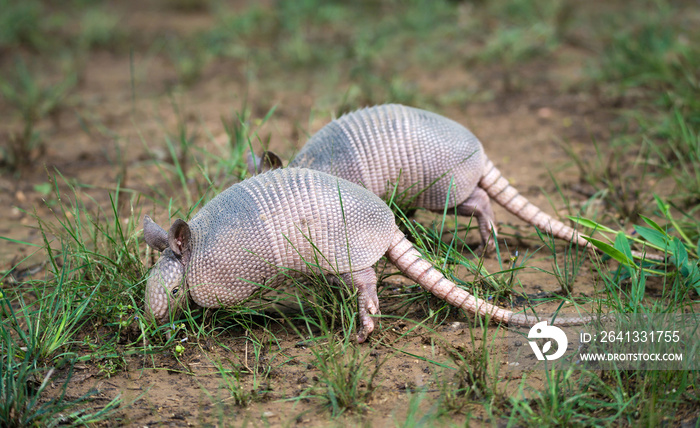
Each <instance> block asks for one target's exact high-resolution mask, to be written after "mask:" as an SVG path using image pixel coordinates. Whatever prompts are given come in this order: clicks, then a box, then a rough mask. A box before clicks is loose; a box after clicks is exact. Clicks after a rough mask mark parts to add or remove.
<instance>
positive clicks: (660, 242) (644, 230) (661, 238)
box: [634, 225, 670, 251]
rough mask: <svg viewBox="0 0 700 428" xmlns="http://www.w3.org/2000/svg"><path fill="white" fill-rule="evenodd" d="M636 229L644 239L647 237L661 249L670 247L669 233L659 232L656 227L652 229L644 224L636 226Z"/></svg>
mask: <svg viewBox="0 0 700 428" xmlns="http://www.w3.org/2000/svg"><path fill="white" fill-rule="evenodd" d="M634 230H635V231H636V232H637V233H638V234H639V235H640V236H641V237H642V238H644V239H646V240H647V241H648V242H649V243H650V244H651V245H653V246H655V247H658V248H660V249H662V250H663V249H668V250H669V251H670V248H669V245H668V235H666V234H665V233H663V232H659V231H658V230H655V229H650V228H648V227H644V226H636V225H635V226H634Z"/></svg>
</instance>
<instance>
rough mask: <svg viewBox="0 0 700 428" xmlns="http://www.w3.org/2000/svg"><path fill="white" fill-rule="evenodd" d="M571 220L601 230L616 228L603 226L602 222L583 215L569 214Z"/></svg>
mask: <svg viewBox="0 0 700 428" xmlns="http://www.w3.org/2000/svg"><path fill="white" fill-rule="evenodd" d="M568 218H569V220H571V221H573V222H574V223H578V224H580V225H581V226H584V227H588V228H591V229H595V230H597V231H599V232H613V233H614V232H615V231H614V230H612V229H610V228H609V227H607V226H603V225H602V224H599V223H596V222H595V221H593V220H589V219H587V218H583V217H574V216H568Z"/></svg>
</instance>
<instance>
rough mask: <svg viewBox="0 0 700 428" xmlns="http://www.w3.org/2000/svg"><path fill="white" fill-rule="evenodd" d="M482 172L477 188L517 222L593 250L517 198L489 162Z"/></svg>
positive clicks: (636, 253)
mask: <svg viewBox="0 0 700 428" xmlns="http://www.w3.org/2000/svg"><path fill="white" fill-rule="evenodd" d="M484 171H485V173H484V175H483V176H482V177H481V181H480V182H479V186H480V187H481V188H482V189H484V190H485V191H486V193H488V195H489V196H490V197H491V199H493V200H495V201H496V202H498V204H499V205H501V206H502V207H504V208H505V209H507V210H508V211H509V212H511V213H513V214H515V215H516V216H518V218H520V219H521V220H524V221H526V222H527V223H529V224H531V225H533V226H535V227H537V228H538V229H540V230H542V231H544V232H546V233H549V234H551V235H553V236H555V237H557V238H561V239H564V240H566V241H569V242H575V243H576V244H578V245H580V246H583V247H587V248H588V249H589V250H590V251H595V250H596V248H595V247H594V246H593V245H591V244H590V243H589V242H588V241H586V240H585V239H584V237H583V235H582V234H580V233H578V231H576V230H574V229H573V228H571V227H569V226H567V225H566V224H564V223H562V222H561V221H559V220H557V219H555V218H554V217H552V216H550V215H549V214H547V213H545V212H544V211H542V210H541V209H539V208H538V207H537V206H536V205H534V204H533V203H532V202H530V201H528V200H527V198H526V197H524V196H523V195H521V194H520V192H518V189H516V188H515V187H513V186H511V185H510V183H508V180H507V179H506V178H505V177H503V174H501V171H500V170H499V169H498V168H496V166H495V165H494V164H493V162H491V160H490V159H486V165H485V167H484ZM632 255H633V256H634V257H637V258H640V259H644V258H646V259H647V260H657V261H664V260H665V258H664V256H662V255H657V254H647V253H641V252H639V251H632Z"/></svg>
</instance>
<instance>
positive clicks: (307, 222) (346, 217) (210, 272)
mask: <svg viewBox="0 0 700 428" xmlns="http://www.w3.org/2000/svg"><path fill="white" fill-rule="evenodd" d="M144 235H145V239H146V242H147V243H148V245H149V246H151V247H152V248H153V249H155V250H157V251H160V252H162V255H161V257H160V259H159V260H158V261H157V262H156V264H155V265H154V267H153V269H152V270H151V273H150V276H149V277H148V280H147V283H146V296H145V313H146V314H148V316H149V317H150V318H151V319H152V320H154V321H155V322H157V323H159V324H163V323H166V322H168V321H169V320H172V319H173V317H175V316H176V315H177V312H178V311H179V310H180V309H181V308H182V306H183V304H184V303H185V302H186V301H187V298H188V297H189V298H191V299H192V301H194V303H196V304H197V305H199V306H202V307H208V308H214V307H220V306H227V305H233V304H235V303H238V302H241V301H243V300H245V299H246V298H248V297H249V296H251V295H252V294H253V293H254V292H255V291H256V290H257V289H258V288H259V287H260V286H261V285H262V284H265V285H268V284H273V283H275V281H276V278H279V277H280V273H281V272H284V273H285V275H288V274H294V275H308V274H311V273H317V274H318V273H320V274H324V275H330V276H332V277H334V278H339V279H340V280H342V281H344V282H345V283H346V284H348V285H352V286H354V287H355V289H356V290H357V295H358V313H359V318H360V329H359V332H358V335H357V340H358V342H364V341H365V340H366V339H367V337H368V336H369V334H370V333H371V332H372V331H373V330H374V321H373V319H372V315H376V314H379V313H380V311H379V300H378V297H377V291H376V290H377V289H376V283H377V275H376V273H375V271H374V264H375V263H377V261H378V260H379V259H380V258H381V257H382V256H383V255H385V256H386V257H387V258H388V259H389V261H391V262H392V263H393V264H394V265H396V267H398V269H399V270H400V271H401V272H403V273H404V274H405V275H407V276H408V277H409V278H411V279H412V280H414V281H416V282H417V283H418V284H419V285H420V286H422V287H423V288H424V289H426V290H428V291H429V292H431V293H432V294H434V295H435V296H437V297H439V298H440V299H443V300H445V301H447V302H449V303H450V304H451V305H454V306H456V307H459V308H463V309H465V310H467V311H468V312H470V313H473V314H481V315H488V316H490V318H491V319H492V320H494V321H498V322H503V323H508V324H512V325H513V324H514V325H525V326H531V325H534V324H535V323H536V322H538V321H540V320H538V319H535V318H534V317H533V316H529V317H528V316H527V315H524V314H514V313H513V312H512V311H510V310H507V309H503V308H500V307H498V306H495V305H492V304H490V303H487V302H485V301H484V300H481V299H478V298H476V297H475V296H473V295H471V294H470V293H468V292H467V291H465V290H463V289H461V288H459V287H457V286H456V285H455V284H454V283H453V282H452V281H450V280H448V279H447V278H446V277H445V276H444V275H443V274H442V273H440V271H438V270H437V269H436V268H435V267H434V266H433V265H432V264H431V263H430V262H428V261H427V260H425V259H424V258H423V257H422V256H421V254H420V253H419V252H418V250H417V249H416V248H415V247H414V246H413V244H411V242H410V241H409V240H408V239H407V238H406V237H405V236H404V234H403V233H402V232H401V231H400V230H399V228H398V227H397V225H396V222H395V220H394V215H393V213H392V211H391V209H390V208H389V207H388V206H387V205H386V204H385V203H384V202H383V201H382V200H381V199H380V198H379V197H377V196H376V195H375V194H373V193H372V192H370V191H368V190H367V189H365V188H363V187H361V186H359V185H356V184H354V183H351V182H349V181H346V180H343V179H341V178H338V177H334V176H331V175H328V174H325V173H322V172H318V171H313V170H309V169H298V168H286V169H278V170H273V171H269V172H266V173H264V174H260V175H257V176H255V177H252V178H249V179H247V180H244V181H242V182H240V183H238V184H234V185H233V186H231V187H229V188H228V189H227V190H225V191H223V192H222V193H220V194H219V195H217V196H216V197H214V198H213V199H212V200H211V201H210V202H209V203H207V204H206V205H205V206H204V207H202V209H201V210H200V211H199V212H198V213H197V214H196V215H195V216H194V217H193V218H192V219H191V220H190V221H189V222H185V221H183V220H180V219H178V220H176V221H175V222H174V223H173V224H172V226H171V227H170V230H169V231H168V232H166V231H165V230H164V229H162V228H161V227H160V226H158V225H157V224H156V223H155V222H153V221H152V220H151V219H150V218H149V217H148V216H146V217H144ZM587 321H588V318H557V319H556V320H555V323H556V324H558V325H567V324H580V323H583V322H587Z"/></svg>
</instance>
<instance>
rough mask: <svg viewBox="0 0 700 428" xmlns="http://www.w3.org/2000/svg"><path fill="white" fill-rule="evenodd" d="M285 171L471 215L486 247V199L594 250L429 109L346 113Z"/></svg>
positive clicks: (464, 132)
mask: <svg viewBox="0 0 700 428" xmlns="http://www.w3.org/2000/svg"><path fill="white" fill-rule="evenodd" d="M275 161H276V162H277V163H278V164H277V165H273V167H276V166H281V161H279V160H278V158H277V157H276V155H274V154H273V153H271V152H266V154H265V158H264V159H262V160H261V159H260V158H257V159H256V158H253V157H249V161H248V162H249V170H250V171H251V172H254V171H255V170H259V169H260V165H259V164H260V163H263V164H269V163H273V162H275ZM256 164H257V165H256ZM289 166H290V167H301V168H310V169H314V170H318V171H323V172H326V173H329V174H332V175H336V176H338V177H341V178H344V179H346V180H349V181H352V182H354V183H358V184H361V185H362V186H364V187H366V188H367V189H369V190H371V191H372V192H373V193H374V194H376V195H379V196H380V197H383V198H385V199H388V198H389V197H391V196H392V194H394V195H400V198H401V199H403V200H404V201H406V202H408V204H406V205H407V206H408V207H409V208H425V209H428V210H431V211H436V212H440V213H442V212H443V211H444V210H445V208H448V209H456V212H457V214H459V215H462V216H474V218H476V220H477V222H478V224H479V231H480V234H481V241H482V247H481V248H485V249H487V250H491V249H493V248H494V246H495V243H494V240H493V239H492V237H493V236H496V226H495V217H494V213H493V209H492V208H491V198H492V199H493V200H495V201H496V202H497V203H498V204H500V205H502V206H503V207H504V208H506V209H507V210H508V211H509V212H511V213H513V214H515V215H516V216H518V217H519V218H521V219H522V220H524V221H526V222H527V223H529V224H531V225H533V226H536V227H537V228H539V229H540V230H542V231H544V232H545V233H548V234H551V235H553V236H555V237H557V238H561V239H565V240H567V241H570V242H575V243H577V244H578V245H581V246H584V247H585V246H588V247H589V248H592V246H590V245H588V241H586V240H585V239H584V238H583V236H582V235H581V234H579V233H578V232H577V231H576V230H574V229H572V228H571V227H569V226H567V225H566V224H564V223H562V222H561V221H559V220H557V219H555V218H553V217H551V216H550V215H548V214H547V213H545V212H544V211H542V210H541V209H540V208H538V207H537V206H535V205H533V204H532V203H531V202H529V201H528V200H527V199H526V198H525V197H524V196H522V195H521V194H520V193H519V192H518V190H516V189H515V188H514V187H513V186H511V185H510V184H509V182H508V180H507V179H506V178H504V177H503V174H501V172H500V171H499V170H498V168H496V167H495V166H494V164H493V162H491V161H490V160H489V158H488V157H487V156H486V153H484V149H483V147H482V145H481V142H480V141H479V140H478V139H477V138H476V137H475V136H474V134H472V133H471V132H470V131H469V130H468V129H467V128H465V127H464V126H462V125H460V124H459V123H457V122H455V121H453V120H451V119H448V118H446V117H444V116H441V115H438V114H436V113H432V112H429V111H425V110H420V109H417V108H413V107H407V106H403V105H397V104H387V105H379V106H375V107H370V108H365V109H361V110H357V111H354V112H352V113H348V114H345V115H343V116H341V117H340V118H338V119H336V120H334V121H332V122H330V123H329V124H327V125H326V126H324V127H323V128H321V130H320V131H318V132H317V133H316V134H315V135H314V136H312V137H311V139H309V141H308V142H307V143H306V144H305V145H304V147H303V148H302V149H301V151H299V153H298V154H297V156H296V157H295V158H294V159H293V160H292V161H291V162H290V163H289ZM635 256H639V254H638V253H635Z"/></svg>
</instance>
